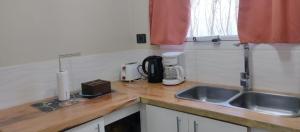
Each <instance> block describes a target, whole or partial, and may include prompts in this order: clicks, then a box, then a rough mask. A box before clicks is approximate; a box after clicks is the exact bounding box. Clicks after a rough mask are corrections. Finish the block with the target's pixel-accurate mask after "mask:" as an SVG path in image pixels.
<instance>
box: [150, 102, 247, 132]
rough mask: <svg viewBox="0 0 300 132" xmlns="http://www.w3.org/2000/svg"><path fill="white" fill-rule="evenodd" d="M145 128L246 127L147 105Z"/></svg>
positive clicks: (176, 131)
mask: <svg viewBox="0 0 300 132" xmlns="http://www.w3.org/2000/svg"><path fill="white" fill-rule="evenodd" d="M146 130H147V132H247V127H244V126H239V125H235V124H231V123H227V122H222V121H217V120H213V119H209V118H204V117H200V116H195V115H191V114H186V113H182V112H177V111H173V110H169V109H165V108H161V107H155V106H151V105H147V106H146Z"/></svg>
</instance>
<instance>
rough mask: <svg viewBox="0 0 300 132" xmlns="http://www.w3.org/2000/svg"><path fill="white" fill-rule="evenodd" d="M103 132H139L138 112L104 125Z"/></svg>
mask: <svg viewBox="0 0 300 132" xmlns="http://www.w3.org/2000/svg"><path fill="white" fill-rule="evenodd" d="M105 132H141V120H140V112H137V113H134V114H132V115H130V116H127V117H125V118H123V119H120V120H118V121H115V122H113V123H111V124H108V125H106V126H105Z"/></svg>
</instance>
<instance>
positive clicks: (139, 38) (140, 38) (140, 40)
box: [136, 34, 147, 44]
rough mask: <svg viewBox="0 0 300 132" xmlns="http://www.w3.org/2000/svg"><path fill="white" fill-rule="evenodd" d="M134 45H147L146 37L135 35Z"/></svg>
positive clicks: (144, 35)
mask: <svg viewBox="0 0 300 132" xmlns="http://www.w3.org/2000/svg"><path fill="white" fill-rule="evenodd" d="M136 43H138V44H146V43H147V35H146V34H136Z"/></svg>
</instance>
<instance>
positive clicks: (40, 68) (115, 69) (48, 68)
mask: <svg viewBox="0 0 300 132" xmlns="http://www.w3.org/2000/svg"><path fill="white" fill-rule="evenodd" d="M151 54H152V52H151V50H147V49H136V50H127V51H118V52H111V53H101V54H97V55H90V56H82V57H75V58H70V59H65V60H64V61H63V67H64V69H66V70H68V71H69V75H70V78H71V83H72V89H71V90H72V91H73V90H80V88H81V83H82V82H86V81H91V80H95V79H104V80H108V81H116V80H119V73H120V66H121V64H124V63H128V62H141V60H143V59H144V58H145V57H147V56H148V55H151ZM57 71H58V62H57V60H48V61H43V62H37V63H29V64H22V65H16V66H9V67H1V68H0V91H1V92H0V109H4V108H7V107H12V106H15V105H19V104H23V103H27V102H32V101H36V100H41V99H45V98H49V97H53V96H55V95H56V92H57V91H56V90H57V83H56V72H57Z"/></svg>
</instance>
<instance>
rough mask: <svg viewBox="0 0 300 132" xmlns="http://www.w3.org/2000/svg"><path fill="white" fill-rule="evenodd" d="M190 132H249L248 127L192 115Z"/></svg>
mask: <svg viewBox="0 0 300 132" xmlns="http://www.w3.org/2000/svg"><path fill="white" fill-rule="evenodd" d="M189 121H190V123H189V128H190V129H189V130H191V131H190V132H247V127H244V126H239V125H235V124H231V123H227V122H222V121H218V120H213V119H209V118H204V117H200V116H194V115H191V116H190V118H189Z"/></svg>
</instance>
